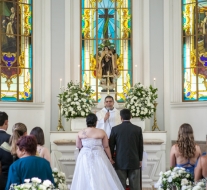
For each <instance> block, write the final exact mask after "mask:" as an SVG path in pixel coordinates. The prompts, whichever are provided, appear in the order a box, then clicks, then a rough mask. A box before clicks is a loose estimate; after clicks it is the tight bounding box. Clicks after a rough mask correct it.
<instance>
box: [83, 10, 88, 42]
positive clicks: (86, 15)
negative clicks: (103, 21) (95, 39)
mask: <svg viewBox="0 0 207 190" xmlns="http://www.w3.org/2000/svg"><path fill="white" fill-rule="evenodd" d="M82 19H83V20H84V21H85V27H84V28H83V31H82V32H83V33H84V38H85V39H88V38H90V9H85V10H84V15H82Z"/></svg>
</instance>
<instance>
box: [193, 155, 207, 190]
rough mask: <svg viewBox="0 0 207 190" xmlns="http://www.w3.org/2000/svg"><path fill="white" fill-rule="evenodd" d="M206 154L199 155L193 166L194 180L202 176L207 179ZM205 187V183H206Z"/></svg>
mask: <svg viewBox="0 0 207 190" xmlns="http://www.w3.org/2000/svg"><path fill="white" fill-rule="evenodd" d="M206 166H207V155H205V156H201V157H200V158H199V160H198V164H197V166H196V168H195V176H194V181H195V182H197V181H199V180H201V179H203V178H205V179H206V180H207V167H206ZM206 189H207V184H206Z"/></svg>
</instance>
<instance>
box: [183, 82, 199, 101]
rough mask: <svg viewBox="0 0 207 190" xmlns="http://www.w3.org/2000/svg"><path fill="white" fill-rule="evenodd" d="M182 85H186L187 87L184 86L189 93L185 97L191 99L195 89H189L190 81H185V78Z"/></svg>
mask: <svg viewBox="0 0 207 190" xmlns="http://www.w3.org/2000/svg"><path fill="white" fill-rule="evenodd" d="M184 85H185V86H187V87H186V89H187V92H189V93H190V94H189V95H188V96H187V95H186V96H187V98H189V99H192V98H193V97H194V96H195V94H196V91H191V83H190V82H189V81H187V79H186V82H185V84H184Z"/></svg>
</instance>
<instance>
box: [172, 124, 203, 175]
mask: <svg viewBox="0 0 207 190" xmlns="http://www.w3.org/2000/svg"><path fill="white" fill-rule="evenodd" d="M200 155H201V149H200V147H199V146H198V145H197V144H196V143H195V141H194V135H193V129H192V127H191V126H190V125H189V124H188V123H184V124H182V125H181V126H180V128H179V131H178V139H177V143H176V144H175V145H173V146H172V148H171V151H170V166H171V167H175V166H177V167H183V168H186V170H187V171H189V172H190V173H191V174H192V175H194V168H195V166H196V162H197V159H198V158H199V156H200Z"/></svg>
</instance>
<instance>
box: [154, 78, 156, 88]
mask: <svg viewBox="0 0 207 190" xmlns="http://www.w3.org/2000/svg"><path fill="white" fill-rule="evenodd" d="M154 88H156V78H154Z"/></svg>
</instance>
